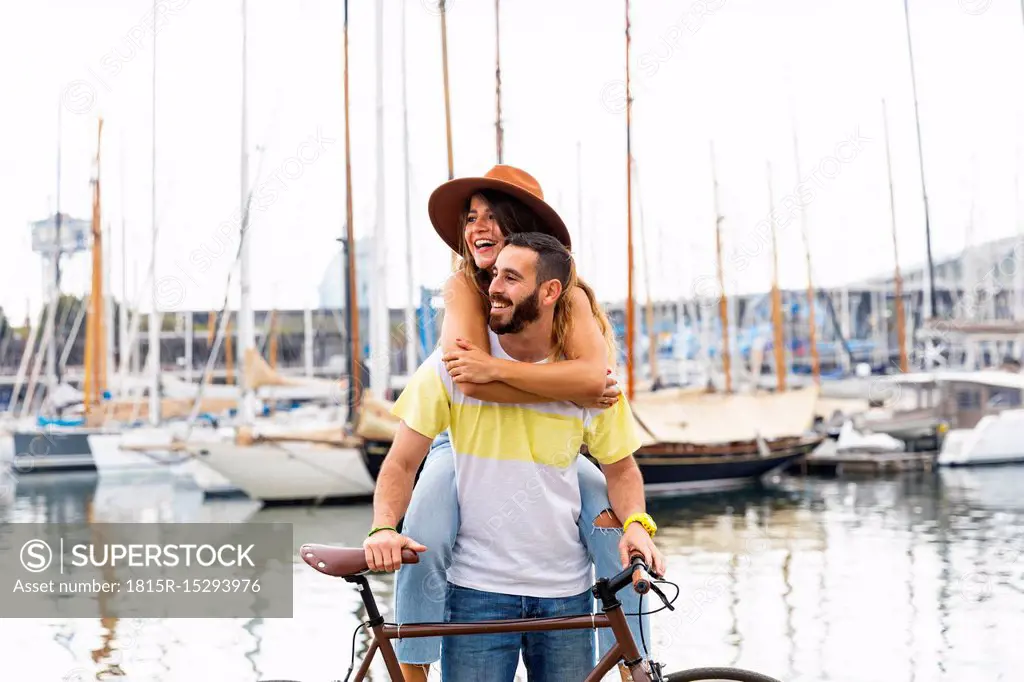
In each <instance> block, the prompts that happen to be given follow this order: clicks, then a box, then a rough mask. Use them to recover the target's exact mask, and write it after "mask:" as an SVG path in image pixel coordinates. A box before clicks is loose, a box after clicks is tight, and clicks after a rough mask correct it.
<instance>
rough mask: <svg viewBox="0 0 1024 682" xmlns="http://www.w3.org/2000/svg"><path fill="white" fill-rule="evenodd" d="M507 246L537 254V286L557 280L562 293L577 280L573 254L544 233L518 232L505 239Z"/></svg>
mask: <svg viewBox="0 0 1024 682" xmlns="http://www.w3.org/2000/svg"><path fill="white" fill-rule="evenodd" d="M505 246H518V247H520V248H524V249H530V250H531V251H533V252H535V253H536V254H537V284H540V283H541V282H547V281H548V280H550V279H557V280H558V281H559V283H560V284H561V285H562V292H563V293H565V292H566V291H568V290H569V284H570V283H571V282H572V281H573V280H574V279H575V272H574V269H573V263H572V254H571V253H569V250H568V249H566V248H565V246H564V245H563V244H562V242H560V241H558V240H557V239H555V238H554V237H552V236H551V235H549V234H544V233H543V232H517V233H513V234H510V235H508V236H507V237H506V238H505Z"/></svg>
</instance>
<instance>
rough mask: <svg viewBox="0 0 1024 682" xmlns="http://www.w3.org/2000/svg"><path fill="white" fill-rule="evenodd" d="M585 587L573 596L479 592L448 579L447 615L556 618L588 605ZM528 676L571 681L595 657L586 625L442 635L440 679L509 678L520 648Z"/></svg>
mask: <svg viewBox="0 0 1024 682" xmlns="http://www.w3.org/2000/svg"><path fill="white" fill-rule="evenodd" d="M592 601H593V598H592V597H591V595H590V592H589V591H586V592H582V593H580V594H577V595H575V596H572V597H560V598H546V599H542V598H540V597H519V596H515V595H510V594H497V593H494V592H481V591H479V590H472V589H469V588H468V587H459V586H458V585H452V584H451V583H448V586H447V604H448V606H447V608H446V609H445V620H446V621H459V622H464V621H479V620H507V619H509V618H555V617H560V616H571V615H578V614H581V613H587V612H589V611H590V607H591V603H592ZM520 651H522V654H523V663H525V664H526V670H527V673H528V675H529V678H530V681H531V682H574V681H575V680H582V679H584V678H585V677H586V676H587V674H588V673H590V671H591V670H593V669H594V666H595V665H596V663H597V659H596V658H595V657H594V634H593V633H592V632H591V631H590V630H558V631H551V632H510V633H507V634H504V633H503V634H497V635H459V636H449V637H444V638H443V640H442V644H441V679H443V680H444V681H445V682H481V681H482V680H487V682H512V681H513V680H514V679H515V675H516V667H517V666H518V665H519V653H520Z"/></svg>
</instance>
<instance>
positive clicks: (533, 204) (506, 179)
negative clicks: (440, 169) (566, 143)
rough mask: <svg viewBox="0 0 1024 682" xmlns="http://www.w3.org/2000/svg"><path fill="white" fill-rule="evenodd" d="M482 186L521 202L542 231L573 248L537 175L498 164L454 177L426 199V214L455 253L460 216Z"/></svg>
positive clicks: (459, 246) (459, 237) (458, 244)
mask: <svg viewBox="0 0 1024 682" xmlns="http://www.w3.org/2000/svg"><path fill="white" fill-rule="evenodd" d="M482 189H493V190H497V191H499V192H504V193H505V194H508V195H510V196H513V197H515V198H516V199H518V200H519V201H521V202H523V204H525V205H526V207H527V208H529V209H530V210H531V211H533V212H534V213H536V214H537V216H538V217H539V218H540V221H541V223H542V224H543V225H544V226H545V228H547V229H546V230H545V231H546V232H547V233H548V234H550V235H551V236H552V237H554V238H556V239H557V240H558V241H560V242H562V244H564V245H565V248H567V249H570V250H571V249H572V244H571V241H570V239H569V230H568V229H567V228H566V227H565V223H564V222H563V221H562V219H561V218H560V217H559V216H558V213H557V212H556V211H555V209H553V208H551V206H549V205H548V203H547V202H546V201H544V192H543V191H542V190H541V188H540V183H539V182H537V180H536V178H534V177H533V176H532V175H530V174H529V173H527V172H526V171H524V170H520V169H518V168H514V167H512V166H503V165H498V166H495V167H494V168H492V169H491V170H489V171H487V173H486V174H485V175H484V176H483V177H482V178H456V179H454V180H449V181H448V182H446V183H444V184H443V185H441V186H440V187H438V188H437V189H435V190H434V193H433V194H431V195H430V200H429V201H428V202H427V213H429V214H430V222H431V223H433V225H434V229H435V230H436V231H437V234H438V235H440V236H441V239H443V240H444V242H445V244H447V245H448V246H450V247H451V248H452V249H453V250H454V251H455V253H458V254H461V253H462V249H461V246H462V231H463V226H462V225H460V224H459V218H460V217H461V216H462V213H463V212H464V211H465V210H466V203H467V202H468V201H469V199H470V197H472V196H473V195H474V194H476V193H477V192H479V191H480V190H482Z"/></svg>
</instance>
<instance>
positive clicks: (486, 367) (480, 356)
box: [441, 339, 500, 384]
mask: <svg viewBox="0 0 1024 682" xmlns="http://www.w3.org/2000/svg"><path fill="white" fill-rule="evenodd" d="M455 345H457V346H458V347H459V350H453V351H451V352H450V353H445V354H444V356H443V357H442V358H441V360H442V361H443V362H444V366H445V368H446V369H447V370H448V374H449V375H450V376H451V378H452V379H453V380H454V381H455V382H456V383H471V384H486V383H489V382H491V381H498V363H499V362H500V360H498V359H497V358H495V357H493V356H492V355H491V354H490V353H485V352H483V351H482V350H480V349H479V348H477V347H476V346H474V345H473V344H472V343H470V342H469V341H466V340H465V339H456V340H455Z"/></svg>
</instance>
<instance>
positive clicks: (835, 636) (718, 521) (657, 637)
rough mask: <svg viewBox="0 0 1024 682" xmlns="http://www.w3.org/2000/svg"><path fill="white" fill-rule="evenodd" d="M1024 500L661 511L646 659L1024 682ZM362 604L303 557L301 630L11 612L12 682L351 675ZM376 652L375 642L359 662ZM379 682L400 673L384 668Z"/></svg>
mask: <svg viewBox="0 0 1024 682" xmlns="http://www.w3.org/2000/svg"><path fill="white" fill-rule="evenodd" d="M14 483H15V485H13V486H10V485H9V486H8V488H7V489H6V490H5V491H3V493H4V494H3V497H0V521H2V522H3V523H18V522H80V521H84V520H86V519H92V520H93V521H95V522H100V521H124V522H128V521H131V522H157V521H182V522H184V521H190V522H194V521H230V522H242V521H254V522H255V521H258V522H270V521H279V522H287V523H291V524H293V527H294V538H295V543H296V547H297V546H298V545H299V544H300V543H302V542H308V541H312V542H326V543H336V544H350V545H357V544H359V543H360V542H361V540H362V538H363V536H364V535H365V532H366V529H367V528H368V526H369V525H370V520H371V510H370V507H369V506H368V505H358V506H344V507H320V508H306V507H289V508H260V507H259V505H258V504H254V503H251V502H248V501H218V502H209V501H207V502H204V501H203V499H202V496H201V494H200V492H199V491H198V490H197V489H194V488H190V487H188V486H186V485H185V484H183V483H181V482H180V481H175V480H173V479H171V478H170V477H168V476H164V475H161V474H154V475H153V476H151V477H149V478H144V479H140V478H137V477H136V478H131V479H124V480H106V479H103V480H102V481H100V480H99V479H98V478H97V477H96V475H95V474H56V475H48V474H33V475H23V476H21V477H20V479H18V480H16V481H14ZM1021 490H1024V467H1012V466H1011V467H1000V468H990V469H973V470H940V471H937V472H930V473H920V474H911V475H904V476H902V477H898V478H887V479H832V480H828V479H811V478H808V479H804V478H793V477H783V478H781V479H775V480H773V481H772V482H771V483H769V484H766V485H764V486H761V487H758V488H754V489H749V490H745V491H739V492H731V493H721V494H705V495H699V496H691V497H688V498H680V499H677V500H674V501H671V502H668V501H661V502H656V503H652V504H651V506H652V513H653V514H654V516H655V518H656V519H657V520H658V522H659V524H660V527H661V530H660V532H659V534H658V540H659V541H660V543H661V546H662V547H663V548H664V550H665V552H666V554H667V556H668V561H669V574H668V576H667V577H668V579H669V580H671V581H673V582H675V583H676V584H678V585H679V588H680V595H679V598H678V600H677V601H676V602H675V607H676V609H675V611H662V612H660V613H658V614H656V615H654V616H653V630H654V632H653V633H651V636H650V641H648V646H650V647H652V648H653V649H654V650H655V652H656V655H657V657H658V658H659V659H660V660H662V661H664V662H665V663H667V669H668V670H674V669H677V668H686V667H696V666H709V665H729V666H737V667H743V668H749V669H754V670H758V671H761V672H764V673H766V674H769V675H772V676H774V677H777V678H779V679H780V680H784V681H786V682H881V681H883V680H885V681H887V682H888V681H896V680H909V681H914V682H930V681H938V680H943V681H946V680H948V681H951V682H952V681H956V682H968V681H972V680H978V681H979V682H980V681H982V680H984V681H986V682H995V681H997V680H1011V679H1020V670H1022V669H1024V647H1022V646H1021V645H1020V640H1021V635H1020V633H1021V632H1024V496H1022V495H1021V494H1020V491H1021ZM0 542H2V541H0ZM0 551H3V552H11V551H17V548H12V547H9V546H6V547H5V546H2V545H0ZM372 585H373V587H374V589H375V591H376V593H377V595H378V599H379V601H380V603H381V605H382V606H386V607H387V608H388V610H387V611H386V612H385V614H384V615H385V617H388V616H389V612H390V606H391V595H392V592H391V589H392V579H391V577H390V576H374V577H373V579H372ZM666 591H667V593H668V594H669V595H670V596H671V595H672V593H673V591H674V590H673V588H672V587H671V586H666ZM645 604H646V605H647V608H651V609H653V608H656V607H657V606H660V604H658V603H657V602H656V601H655V602H650V603H648V602H647V600H645ZM361 609H362V607H361V603H360V602H359V600H358V598H357V595H356V592H355V590H354V589H353V588H352V587H351V586H350V585H348V584H346V583H345V582H343V581H342V580H339V579H335V578H329V577H326V576H323V575H320V574H318V573H316V572H315V571H313V570H312V569H310V568H309V567H307V566H305V565H304V564H302V563H301V562H299V560H298V557H297V556H296V560H295V565H294V617H293V618H291V619H234V620H200V619H187V620H182V619H169V620H138V621H127V620H117V619H110V618H107V619H103V618H100V617H97V618H94V619H63V620H46V619H34V620H21V619H18V620H16V619H9V618H5V619H2V620H0V649H2V650H3V652H4V655H3V672H4V674H3V678H4V679H9V680H26V681H36V680H39V681H46V682H49V681H51V680H52V681H54V682H80V681H81V682H84V681H86V680H110V679H121V680H130V681H133V682H134V681H145V682H149V681H153V682H157V681H160V682H171V681H174V682H177V681H182V682H184V681H186V680H188V681H189V682H192V681H194V680H229V681H238V682H245V681H250V680H252V681H256V680H279V679H284V680H303V681H313V680H337V679H342V678H344V676H345V672H346V670H347V669H348V667H349V661H350V655H351V646H352V634H353V630H354V628H355V627H356V625H357V624H358V623H359V619H360V618H361V617H363V615H364V614H363V613H362V611H361ZM366 646H367V641H366V638H365V635H364V634H363V633H360V635H359V637H358V638H357V639H356V650H357V654H358V653H362V652H364V651H365V650H366ZM372 679H373V680H378V681H380V680H387V679H388V678H387V675H386V672H385V671H384V670H383V666H380V665H378V666H376V667H375V669H374V670H373V671H372ZM523 679H525V677H524V678H523Z"/></svg>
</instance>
